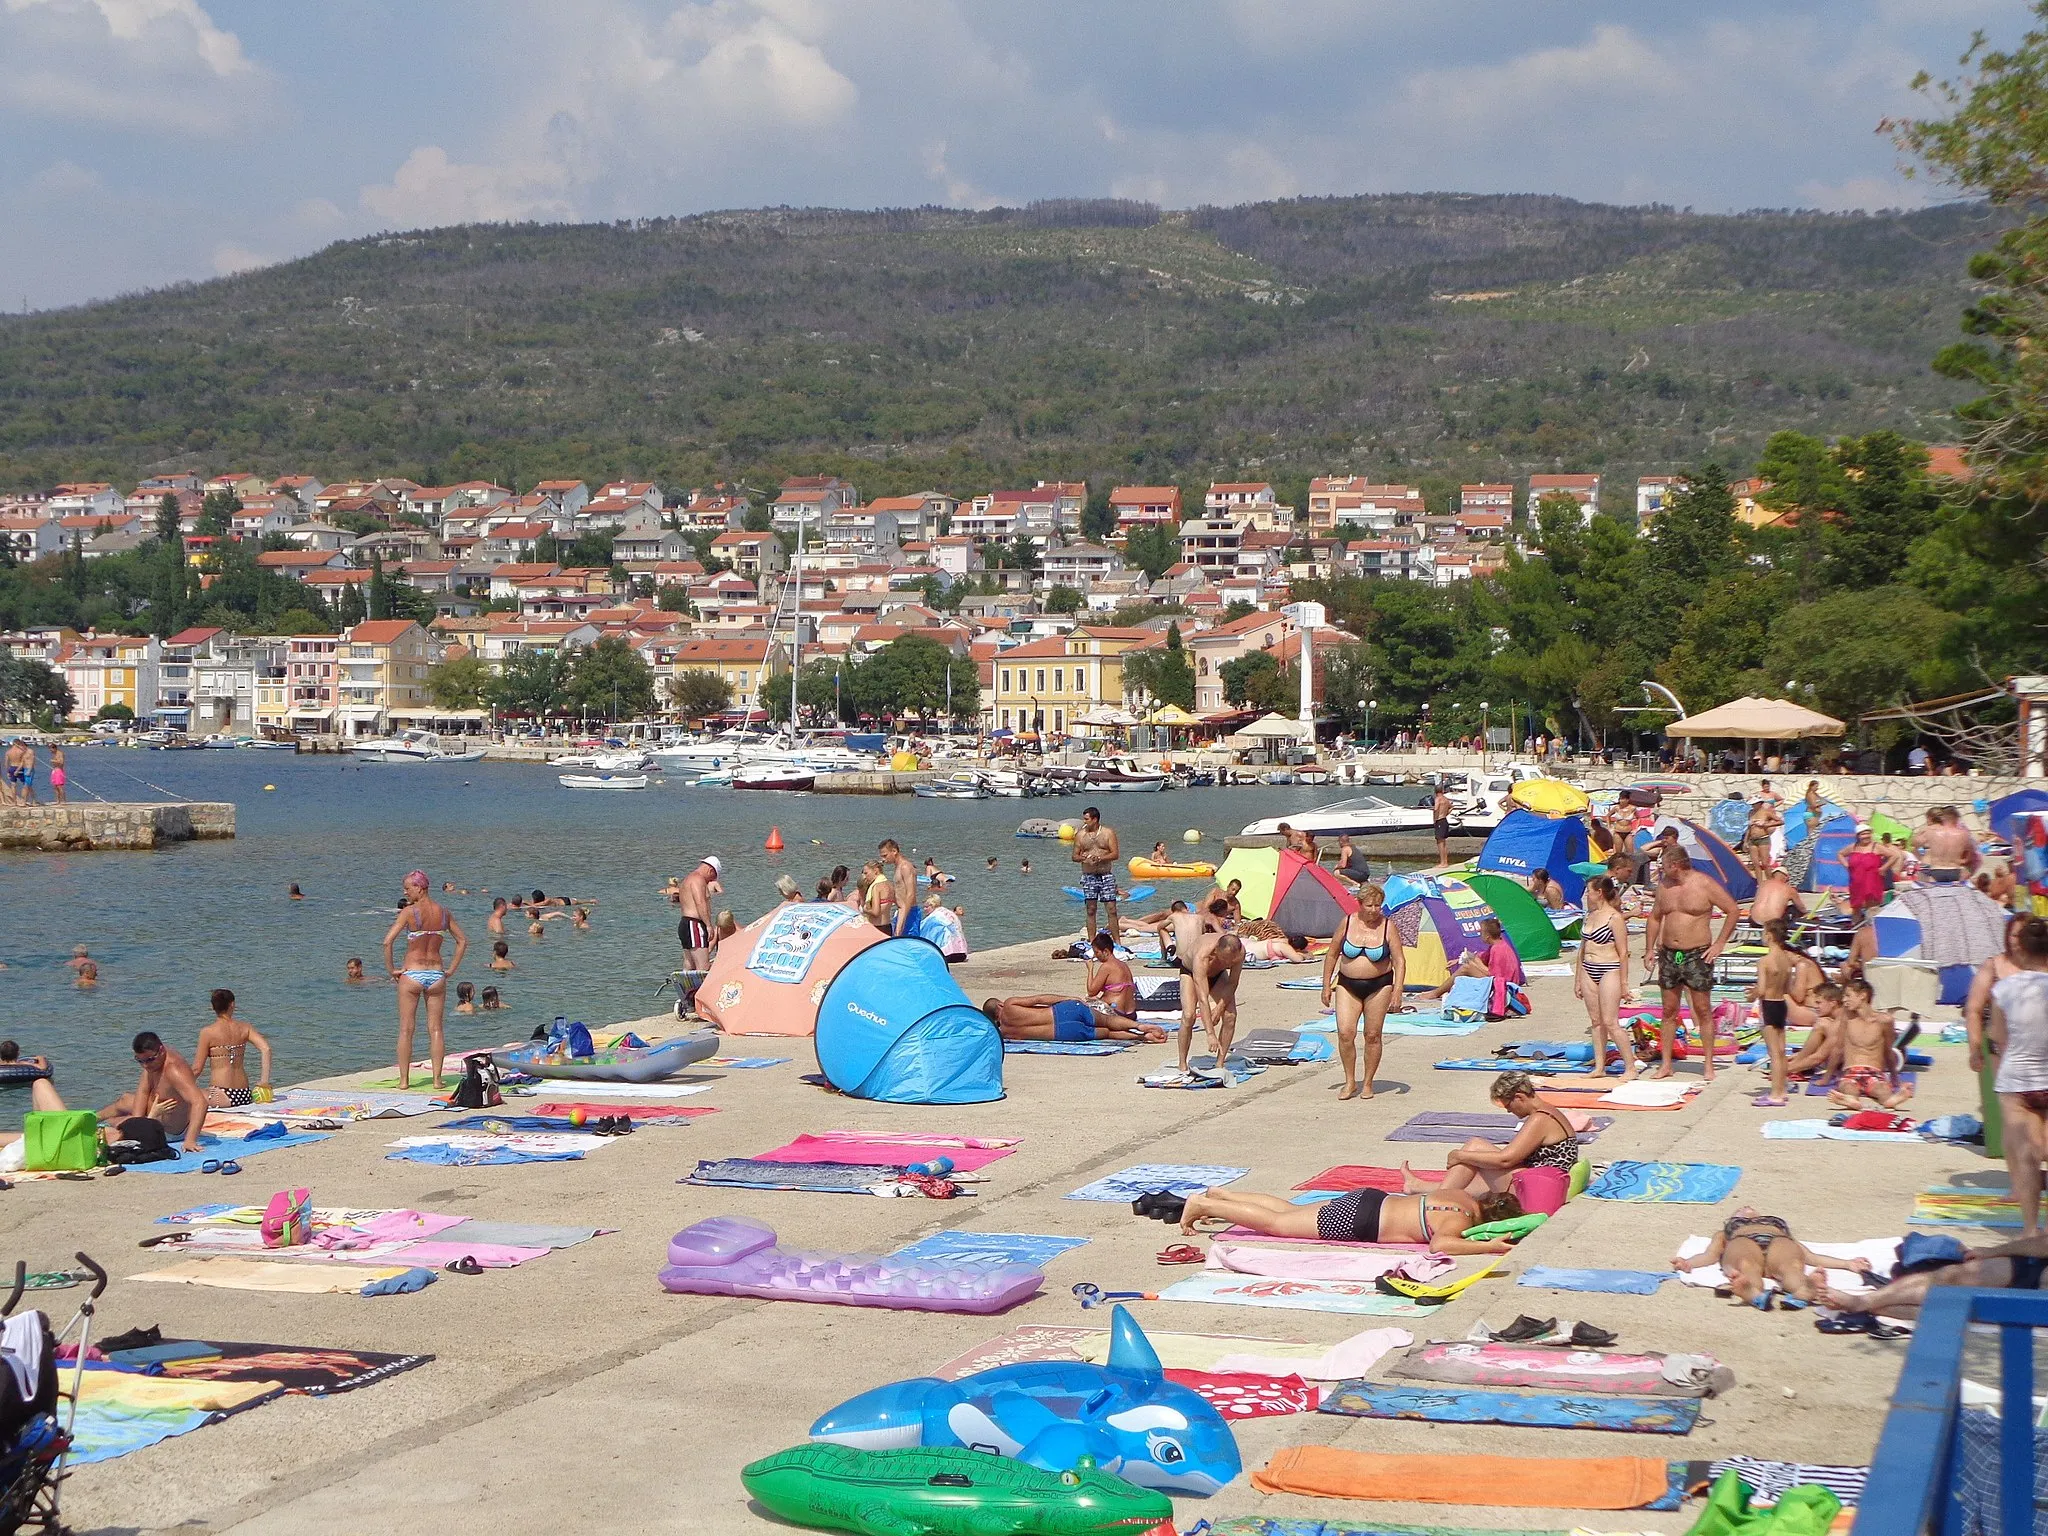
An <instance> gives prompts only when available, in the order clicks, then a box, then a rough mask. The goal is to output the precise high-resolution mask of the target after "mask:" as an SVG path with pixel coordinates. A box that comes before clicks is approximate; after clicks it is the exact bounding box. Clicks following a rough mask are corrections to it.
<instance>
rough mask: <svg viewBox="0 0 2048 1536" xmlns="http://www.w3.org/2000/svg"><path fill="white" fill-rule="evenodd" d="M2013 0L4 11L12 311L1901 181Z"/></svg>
mask: <svg viewBox="0 0 2048 1536" xmlns="http://www.w3.org/2000/svg"><path fill="white" fill-rule="evenodd" d="M2027 20H2028V9H2027V7H2026V6H2025V5H2024V4H2023V3H2021V0H1806V3H1800V0H1779V3H1764V0H1690V3H1673V0H1630V3H1620V0H1575V3H1569V4H1567V3H1563V0H1516V3H1501V0H1432V3H1429V4H1425V5H1417V4H1415V3H1414V0H1399V3H1395V0H0V209H4V210H5V217H0V306H4V307H5V308H8V309H18V308H19V307H21V306H22V305H23V304H24V303H26V304H27V305H28V306H29V307H32V308H46V307H50V306H55V305H63V304H74V303H79V302H83V301H86V300H89V299H94V298H102V297H107V296H110V295H113V294H117V293H123V292H130V291H134V290H136V289H141V288H148V287H157V286H161V285H163V284H166V283H172V282H179V281H186V280H191V279H200V278H208V277H213V276H217V275H220V274H222V273H228V272H234V271H239V270H243V269H245V268H248V267H251V266H256V265H260V264H263V263H266V262H272V261H279V260H284V259H287V258H289V257H292V256H296V255H302V254H304V253H306V252H308V251H312V250H316V249H318V248H319V247H320V246H322V245H324V244H326V243H328V242H329V241H331V240H336V239H341V238H346V237H349V236H354V235H361V234H367V233H371V232H374V231H377V230H383V229H410V228H418V227H421V226H426V225H435V224H447V223H455V222H460V221H464V220H471V219H613V218H625V217H635V216H648V215H659V214H681V213H693V212H699V211H702V210H705V209H710V208H732V207H754V206H760V205H764V204H781V203H787V204H796V205H810V206H825V205H829V206H840V207H877V206H901V205H906V204H922V203H947V204H952V205H955V206H986V205H990V204H994V203H1018V202H1023V201H1027V200H1029V199H1032V198H1040V197H1061V196H1129V197H1141V198H1148V199H1151V200H1153V201H1157V202H1160V203H1163V204H1166V205H1168V206H1174V207H1185V206H1190V205H1194V204H1200V203H1228V202H1241V201H1246V200H1250V199H1259V198H1269V197H1288V196H1298V195H1313V194H1321V193H1356V192H1389V191H1463V192H1498V191H1515V192H1557V193H1563V194H1566V195H1568V196H1573V197H1579V198H1586V199H1592V200H1600V201H1611V202H1652V201H1654V202H1664V203H1671V204H1675V205H1678V206H1690V207H1696V208H1700V209H1703V210H1729V209H1739V208H1752V207H1792V206H1799V207H1819V208H1833V209H1841V208H1871V207H1895V206H1904V205H1909V204H1913V203H1918V202H1923V201H1927V200H1930V199H1933V198H1938V197H1939V196H1941V195H1942V189H1940V188H1939V187H1936V186H1932V185H1930V184H1928V183H1925V182H1914V181H1907V180H1904V179H1902V178H1901V176H1900V175H1899V173H1898V166H1897V156H1896V154H1895V152H1894V151H1893V150H1892V148H1891V147H1890V145H1889V144H1888V143H1887V142H1886V141H1885V140H1884V139H1883V138H1881V137H1880V136H1879V135H1878V134H1877V133H1876V132H1875V131H1874V130H1875V128H1876V125H1877V122H1878V120H1879V119H1880V118H1881V117H1883V116H1885V115H1887V114H1897V113H1901V112H1909V111H1911V110H1913V108H1914V105H1915V102H1914V98H1913V97H1912V95H1911V93H1910V92H1909V91H1908V90H1907V82H1908V81H1909V80H1910V79H1911V78H1912V76H1913V75H1914V73H1915V72H1916V71H1917V70H1919V69H1922V68H1926V69H1929V70H1932V71H1934V72H1935V73H1936V74H1937V75H1942V74H1952V73H1954V69H1953V66H1954V61H1955V59H1956V56H1957V55H1958V54H1959V53H1961V51H1962V49H1963V47H1964V46H1965V45H1966V44H1967V42H1968V40H1969V36H1970V33H1971V32H1972V31H1973V30H1975V29H1979V28H1981V29H1983V30H1985V31H1986V32H1988V33H1989V34H1990V35H1991V36H1992V37H1993V38H1994V39H1995V40H2000V41H2012V40H2015V39H2017V37H2018V36H2019V34H2020V33H2021V32H2022V31H2023V30H2024V29H2025V26H2026V24H2027Z"/></svg>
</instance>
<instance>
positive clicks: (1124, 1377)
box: [811, 1307, 1244, 1497]
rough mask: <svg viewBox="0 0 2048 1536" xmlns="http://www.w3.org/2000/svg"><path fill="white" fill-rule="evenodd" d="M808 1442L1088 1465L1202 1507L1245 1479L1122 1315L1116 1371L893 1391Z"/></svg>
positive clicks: (1051, 1367) (990, 1375)
mask: <svg viewBox="0 0 2048 1536" xmlns="http://www.w3.org/2000/svg"><path fill="white" fill-rule="evenodd" d="M811 1438H812V1439H813V1440H824V1441H829V1442H830V1443H832V1444H834V1445H847V1446H852V1447H854V1448H856V1449H859V1450H868V1451H885V1450H902V1449H906V1448H908V1447H911V1446H961V1447H965V1448H966V1449H969V1450H977V1451H987V1452H990V1453H992V1454H994V1455H998V1456H1008V1457H1010V1458H1012V1459H1013V1460H1016V1461H1022V1462H1026V1463H1028V1464H1029V1465H1031V1466H1034V1467H1041V1468H1043V1469H1045V1470H1046V1471H1048V1472H1065V1471H1067V1470H1069V1469H1071V1468H1072V1467H1074V1466H1075V1465H1077V1464H1078V1463H1079V1461H1080V1459H1081V1458H1082V1457H1083V1456H1090V1457H1093V1458H1094V1460H1095V1464H1096V1465H1097V1466H1098V1467H1100V1468H1102V1469H1103V1470H1104V1471H1105V1472H1113V1473H1115V1474H1116V1475H1117V1476H1118V1477H1121V1478H1123V1479H1124V1480H1125V1481H1126V1482H1131V1483H1136V1484H1138V1485H1140V1486H1141V1487H1145V1488H1157V1489H1159V1490H1160V1491H1162V1492H1165V1493H1187V1494H1195V1495H1198V1496H1202V1497H1207V1496H1208V1495H1209V1494H1212V1493H1214V1492H1216V1490H1217V1489H1219V1488H1221V1487H1222V1486H1223V1485H1224V1484H1225V1483H1228V1482H1229V1481H1230V1480H1231V1479H1232V1478H1234V1477H1236V1476H1237V1475H1238V1473H1240V1472H1242V1471H1243V1470H1244V1462H1243V1461H1242V1460H1241V1459H1240V1457H1239V1455H1238V1450H1237V1438H1236V1436H1234V1435H1232V1434H1231V1432H1230V1426H1229V1425H1228V1424H1227V1423H1225V1422H1224V1420H1223V1416H1222V1415H1221V1414H1219V1413H1218V1412H1217V1411H1216V1410H1215V1409H1214V1408H1213V1407H1211V1406H1210V1405H1209V1403H1208V1401H1207V1400H1206V1399H1204V1398H1203V1397H1202V1395H1201V1394H1200V1393H1198V1392H1195V1391H1193V1390H1192V1389H1190V1388H1188V1387H1182V1386H1176V1385H1175V1384H1174V1383H1172V1382H1170V1381H1168V1380H1167V1379H1166V1372H1165V1371H1164V1370H1163V1369H1162V1368H1161V1366H1160V1364H1159V1355H1158V1352H1157V1351H1156V1350H1154V1349H1153V1348H1152V1344H1151V1341H1150V1340H1148V1339H1147V1338H1146V1337H1145V1333H1144V1330H1143V1329H1141V1328H1140V1327H1139V1326H1138V1324H1137V1320H1136V1319H1134V1318H1133V1317H1132V1316H1131V1314H1130V1313H1129V1312H1127V1311H1126V1310H1125V1309H1124V1308H1122V1307H1118V1308H1117V1309H1116V1310H1115V1311H1114V1312H1113V1313H1112V1314H1111V1315H1110V1322H1109V1363H1108V1364H1107V1365H1084V1364H1081V1363H1079V1362H1074V1363H1072V1364H1067V1363H1064V1362H1059V1361H1050V1362H1046V1363H1042V1364H1037V1365H1004V1366H998V1367H996V1368H995V1369H994V1370H990V1371H976V1372H975V1373H974V1374H973V1375H971V1376H963V1377H961V1378H960V1379H959V1380H958V1381H940V1380H939V1379H937V1378H936V1377H932V1376H922V1377H919V1378H917V1379H916V1380H913V1381H898V1382H892V1383H891V1384H890V1385H888V1386H886V1387H877V1388H875V1389H874V1391H872V1392H863V1393H861V1394H860V1396H858V1397H855V1398H850V1399H848V1400H847V1401H846V1402H843V1403H841V1404H840V1405H839V1406H838V1407H837V1408H834V1409H832V1410H831V1411H830V1412H829V1413H826V1414H825V1415H823V1416H822V1417H821V1418H820V1419H819V1420H818V1422H817V1423H815V1424H813V1425H812V1426H811Z"/></svg>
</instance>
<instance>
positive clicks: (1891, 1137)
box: [1764, 1119, 1927, 1147]
mask: <svg viewBox="0 0 2048 1536" xmlns="http://www.w3.org/2000/svg"><path fill="white" fill-rule="evenodd" d="M1764 1140H1765V1141H1889V1142H1894V1143H1906V1144H1908V1145H1911V1146H1916V1147H1924V1146H1926V1145H1927V1143H1926V1141H1925V1140H1924V1139H1923V1138H1922V1137H1921V1136H1920V1133H1919V1132H1917V1131H1852V1130H1850V1129H1849V1128H1848V1127H1847V1126H1846V1125H1829V1124H1828V1123H1827V1121H1825V1120H1821V1119H1814V1120H1766V1121H1765V1122H1764Z"/></svg>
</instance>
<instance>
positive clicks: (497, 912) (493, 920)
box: [484, 896, 510, 934]
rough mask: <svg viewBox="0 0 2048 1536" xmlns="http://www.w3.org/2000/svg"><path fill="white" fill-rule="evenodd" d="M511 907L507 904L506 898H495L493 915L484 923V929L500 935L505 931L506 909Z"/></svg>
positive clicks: (492, 903)
mask: <svg viewBox="0 0 2048 1536" xmlns="http://www.w3.org/2000/svg"><path fill="white" fill-rule="evenodd" d="M509 905H510V903H509V902H507V901H506V900H505V898H504V897H502V896H498V897H494V898H493V899H492V901H491V915H490V917H489V918H487V919H486V920H485V922H484V927H485V928H486V929H487V930H488V931H490V932H491V933H500V934H501V933H503V932H504V931H505V909H506V907H508V906H509Z"/></svg>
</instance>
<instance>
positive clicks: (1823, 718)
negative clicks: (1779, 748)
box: [1664, 698, 1845, 741]
mask: <svg viewBox="0 0 2048 1536" xmlns="http://www.w3.org/2000/svg"><path fill="white" fill-rule="evenodd" d="M1844 729H1845V727H1844V726H1843V724H1842V722H1841V721H1839V720H1837V719H1836V718H1835V717H1834V716H1833V715H1823V714H1821V713H1820V712H1819V711H1818V710H1812V709H1808V708H1806V707H1805V706H1804V705H1801V704H1794V703H1793V702H1792V701H1791V700H1790V699H1757V698H1742V699H1731V700H1729V701H1728V702H1727V703H1726V704H1723V705H1721V706H1719V707H1718V708H1715V709H1710V710H1707V711H1706V712H1705V713H1704V714H1698V715H1688V716H1686V717H1685V719H1683V720H1674V721H1672V722H1671V723H1670V724H1669V725H1667V726H1665V727H1664V734H1665V735H1667V736H1718V737H1728V738H1740V739H1742V740H1745V741H1797V740H1799V739H1801V738H1802V737H1807V736H1839V735H1841V734H1842V732H1843V730H1844Z"/></svg>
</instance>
